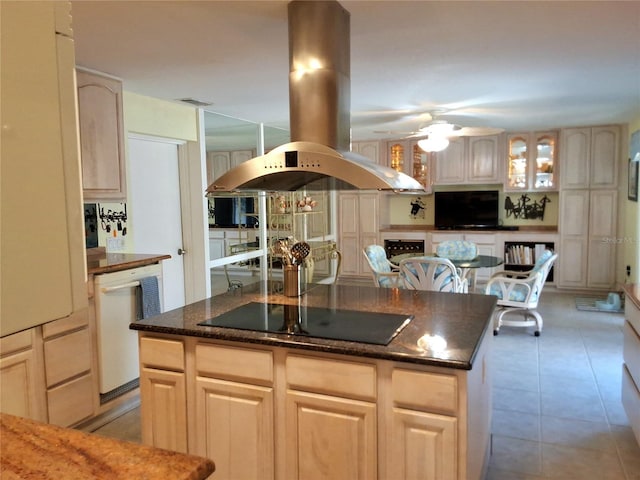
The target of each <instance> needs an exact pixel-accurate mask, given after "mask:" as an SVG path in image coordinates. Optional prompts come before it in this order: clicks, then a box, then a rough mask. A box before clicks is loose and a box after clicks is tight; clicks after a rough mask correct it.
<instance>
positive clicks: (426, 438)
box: [389, 408, 458, 480]
mask: <svg viewBox="0 0 640 480" xmlns="http://www.w3.org/2000/svg"><path fill="white" fill-rule="evenodd" d="M391 429H392V433H391V438H390V439H389V442H391V449H390V450H391V452H392V453H391V454H390V455H389V478H411V479H416V480H454V479H456V478H458V477H457V468H456V466H457V461H458V458H457V448H456V431H457V420H456V418H455V417H446V416H443V415H435V414H431V413H425V412H417V411H412V410H405V409H401V408H394V409H393V420H392V426H391Z"/></svg>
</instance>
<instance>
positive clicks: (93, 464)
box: [0, 414, 215, 480]
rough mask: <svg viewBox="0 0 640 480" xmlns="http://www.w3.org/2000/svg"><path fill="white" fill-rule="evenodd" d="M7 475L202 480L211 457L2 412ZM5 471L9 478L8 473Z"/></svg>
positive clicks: (0, 452)
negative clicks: (179, 451) (91, 432)
mask: <svg viewBox="0 0 640 480" xmlns="http://www.w3.org/2000/svg"><path fill="white" fill-rule="evenodd" d="M0 446H1V448H0V477H2V478H3V479H4V478H6V479H14V478H16V479H18V478H19V479H28V478H33V479H36V478H37V479H42V480H45V479H52V480H53V479H56V480H62V479H64V480H74V479H78V480H80V479H82V480H89V479H105V480H106V479H108V480H119V479H122V480H125V479H126V480H130V479H133V478H135V479H139V480H143V479H145V480H155V479H158V480H167V479H172V480H178V479H184V480H201V479H205V478H207V477H209V475H211V473H213V471H214V469H215V466H214V464H213V462H212V461H211V460H209V459H206V458H201V457H196V456H194V455H187V454H183V453H178V452H171V451H169V450H163V449H160V448H154V447H149V446H145V445H138V444H136V443H131V442H122V441H119V440H115V439H112V438H106V437H102V436H100V435H94V434H89V433H84V432H81V431H79V430H73V429H70V428H62V427H57V426H55V425H48V424H46V423H40V422H35V421H33V420H28V419H26V418H21V417H16V416H13V415H7V414H0ZM5 475H6V476H5Z"/></svg>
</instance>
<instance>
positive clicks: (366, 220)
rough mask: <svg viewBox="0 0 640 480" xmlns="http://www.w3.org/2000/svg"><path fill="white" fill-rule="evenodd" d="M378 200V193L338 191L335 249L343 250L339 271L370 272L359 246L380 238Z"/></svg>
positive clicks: (370, 243)
mask: <svg viewBox="0 0 640 480" xmlns="http://www.w3.org/2000/svg"><path fill="white" fill-rule="evenodd" d="M379 203H380V196H379V194H378V193H364V192H362V193H340V194H339V195H338V229H339V242H338V250H340V252H341V253H342V268H341V272H340V273H341V274H342V275H345V276H356V277H358V276H359V277H364V276H368V275H371V270H370V268H369V265H368V264H367V260H366V259H365V257H364V255H363V253H362V249H363V248H364V247H366V246H367V245H372V244H377V243H378V242H379V231H380V226H379V218H378V217H379V215H378V211H379Z"/></svg>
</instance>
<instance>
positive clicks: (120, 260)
mask: <svg viewBox="0 0 640 480" xmlns="http://www.w3.org/2000/svg"><path fill="white" fill-rule="evenodd" d="M169 258H171V255H160V254H143V253H104V254H102V255H91V256H87V273H89V274H90V275H91V274H98V273H110V272H117V271H119V270H126V269H128V268H136V267H144V266H145V265H151V264H153V263H158V262H159V261H161V260H167V259H169Z"/></svg>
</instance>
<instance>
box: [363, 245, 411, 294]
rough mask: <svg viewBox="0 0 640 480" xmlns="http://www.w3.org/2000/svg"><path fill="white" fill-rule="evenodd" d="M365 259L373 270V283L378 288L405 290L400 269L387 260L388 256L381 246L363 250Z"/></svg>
mask: <svg viewBox="0 0 640 480" xmlns="http://www.w3.org/2000/svg"><path fill="white" fill-rule="evenodd" d="M362 253H363V254H364V257H365V258H366V259H367V263H368V264H369V267H370V268H371V273H372V274H373V282H374V283H375V284H376V286H377V287H383V288H394V287H397V288H404V283H403V281H402V278H401V277H400V272H399V269H398V267H397V266H396V265H394V264H393V263H391V262H390V261H389V260H388V259H387V254H386V252H385V251H384V248H382V247H381V246H380V245H368V246H367V247H365V248H363V249H362Z"/></svg>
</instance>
